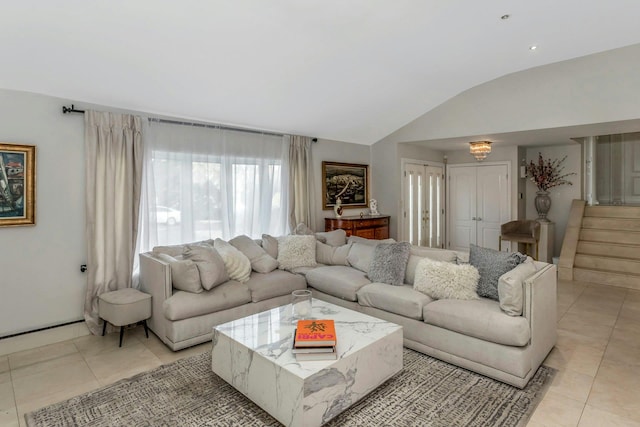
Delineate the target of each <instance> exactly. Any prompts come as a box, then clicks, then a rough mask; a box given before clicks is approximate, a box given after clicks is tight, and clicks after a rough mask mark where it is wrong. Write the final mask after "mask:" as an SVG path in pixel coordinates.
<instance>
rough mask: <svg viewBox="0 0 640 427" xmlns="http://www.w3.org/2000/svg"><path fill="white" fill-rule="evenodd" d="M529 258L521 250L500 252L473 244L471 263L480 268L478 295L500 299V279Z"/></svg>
mask: <svg viewBox="0 0 640 427" xmlns="http://www.w3.org/2000/svg"><path fill="white" fill-rule="evenodd" d="M526 259H527V256H526V255H522V254H521V253H519V252H513V253H512V252H500V251H496V250H494V249H489V248H481V247H480V246H476V245H473V244H472V245H471V248H470V251H469V264H471V265H473V266H474V267H475V268H477V269H478V272H479V273H480V280H479V281H478V295H480V296H481V297H485V298H491V299H493V300H496V301H498V300H499V298H498V280H499V279H500V276H502V275H503V274H504V273H506V272H507V271H511V270H513V269H514V268H516V267H517V266H518V265H519V264H521V263H523V262H524V261H525V260H526Z"/></svg>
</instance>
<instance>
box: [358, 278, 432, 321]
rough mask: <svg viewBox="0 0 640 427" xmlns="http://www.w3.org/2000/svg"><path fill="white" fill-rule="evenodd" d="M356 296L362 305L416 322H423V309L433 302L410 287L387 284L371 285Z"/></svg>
mask: <svg viewBox="0 0 640 427" xmlns="http://www.w3.org/2000/svg"><path fill="white" fill-rule="evenodd" d="M356 295H357V296H358V303H359V304H360V305H363V306H365V307H374V308H379V309H380V310H384V311H388V312H390V313H395V314H399V315H400V316H404V317H408V318H410V319H416V320H422V309H423V308H424V306H425V304H429V303H430V302H431V301H433V299H431V298H430V297H429V296H427V295H425V294H423V293H420V292H418V291H415V290H414V289H413V288H412V287H411V286H410V285H402V286H389V285H387V284H386V283H369V284H368V285H364V286H363V287H361V288H360V289H359V290H358V292H356Z"/></svg>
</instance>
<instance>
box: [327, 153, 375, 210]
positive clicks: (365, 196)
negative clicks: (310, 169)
mask: <svg viewBox="0 0 640 427" xmlns="http://www.w3.org/2000/svg"><path fill="white" fill-rule="evenodd" d="M338 197H339V198H340V201H341V203H342V207H343V208H347V209H348V208H365V207H367V201H368V200H369V165H359V164H355V163H336V162H322V206H323V209H332V208H333V206H335V204H336V200H337V199H338Z"/></svg>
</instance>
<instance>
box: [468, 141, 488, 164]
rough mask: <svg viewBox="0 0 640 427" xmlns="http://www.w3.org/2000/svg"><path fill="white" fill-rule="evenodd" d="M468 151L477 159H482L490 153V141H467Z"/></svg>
mask: <svg viewBox="0 0 640 427" xmlns="http://www.w3.org/2000/svg"><path fill="white" fill-rule="evenodd" d="M469 153H471V155H472V156H473V157H475V158H476V160H477V161H482V160H484V159H486V158H487V156H488V155H489V154H491V141H474V142H470V143H469Z"/></svg>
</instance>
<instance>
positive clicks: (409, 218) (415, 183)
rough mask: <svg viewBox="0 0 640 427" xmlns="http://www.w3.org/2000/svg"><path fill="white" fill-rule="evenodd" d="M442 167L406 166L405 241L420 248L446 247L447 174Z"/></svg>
mask: <svg viewBox="0 0 640 427" xmlns="http://www.w3.org/2000/svg"><path fill="white" fill-rule="evenodd" d="M443 172H444V171H443V168H442V167H441V166H430V165H424V164H416V163H405V164H404V173H403V175H404V184H403V193H404V194H403V201H404V215H403V216H404V218H403V219H404V225H403V240H405V241H408V242H411V244H414V245H417V246H429V247H433V248H441V247H443V245H444V242H443V239H444V236H443V231H444V205H443V199H444V180H443V177H444V173H443Z"/></svg>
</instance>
